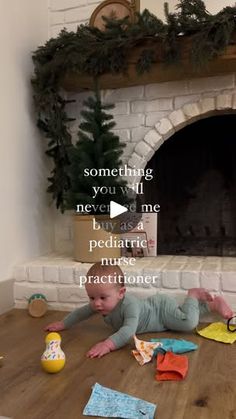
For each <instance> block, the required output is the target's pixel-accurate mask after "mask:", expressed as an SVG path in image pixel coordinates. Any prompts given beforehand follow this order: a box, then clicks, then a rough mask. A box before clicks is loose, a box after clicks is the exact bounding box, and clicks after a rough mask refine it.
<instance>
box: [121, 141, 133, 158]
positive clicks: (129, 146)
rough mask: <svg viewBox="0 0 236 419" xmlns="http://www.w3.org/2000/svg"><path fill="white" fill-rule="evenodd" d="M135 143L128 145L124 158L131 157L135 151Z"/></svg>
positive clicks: (126, 145)
mask: <svg viewBox="0 0 236 419" xmlns="http://www.w3.org/2000/svg"><path fill="white" fill-rule="evenodd" d="M134 147H135V143H126V144H125V148H124V149H123V153H124V157H130V156H131V154H132V153H133V151H134Z"/></svg>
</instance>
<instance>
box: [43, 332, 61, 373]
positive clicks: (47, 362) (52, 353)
mask: <svg viewBox="0 0 236 419" xmlns="http://www.w3.org/2000/svg"><path fill="white" fill-rule="evenodd" d="M45 343H46V349H45V351H44V353H43V355H42V356H41V365H42V367H43V369H44V370H45V371H46V372H49V373H55V372H59V371H61V370H62V368H63V367H64V365H65V362H66V357H65V354H64V352H63V350H62V349H61V346H60V345H61V336H60V335H59V333H55V332H52V333H49V334H48V335H47V336H46V338H45Z"/></svg>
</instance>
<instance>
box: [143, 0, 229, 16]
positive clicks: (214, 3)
mask: <svg viewBox="0 0 236 419" xmlns="http://www.w3.org/2000/svg"><path fill="white" fill-rule="evenodd" d="M165 1H167V3H168V4H169V10H170V12H172V13H173V12H176V9H175V6H176V4H178V3H180V1H178V0H177V1H176V0H158V1H157V0H140V10H143V9H148V10H150V12H152V13H154V14H155V15H156V16H158V17H159V18H160V19H162V20H163V19H164V3H165ZM204 3H205V5H206V9H207V10H208V12H210V13H212V14H215V13H218V12H219V11H220V10H222V9H223V8H224V7H226V6H234V4H235V1H234V0H204Z"/></svg>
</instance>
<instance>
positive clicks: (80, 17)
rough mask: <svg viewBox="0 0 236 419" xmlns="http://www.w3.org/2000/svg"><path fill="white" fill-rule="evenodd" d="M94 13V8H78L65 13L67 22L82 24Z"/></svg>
mask: <svg viewBox="0 0 236 419" xmlns="http://www.w3.org/2000/svg"><path fill="white" fill-rule="evenodd" d="M93 11H94V6H86V7H78V8H76V9H71V10H66V11H65V12H64V13H65V22H66V23H72V22H82V21H84V20H89V19H90V16H91V14H92V13H93Z"/></svg>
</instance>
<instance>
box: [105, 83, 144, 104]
mask: <svg viewBox="0 0 236 419" xmlns="http://www.w3.org/2000/svg"><path fill="white" fill-rule="evenodd" d="M143 94H144V87H143V86H132V87H123V88H122V89H115V90H104V91H103V100H104V102H108V103H110V102H111V103H116V102H119V101H120V100H121V101H124V100H128V101H129V100H132V99H141V98H142V97H143Z"/></svg>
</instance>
